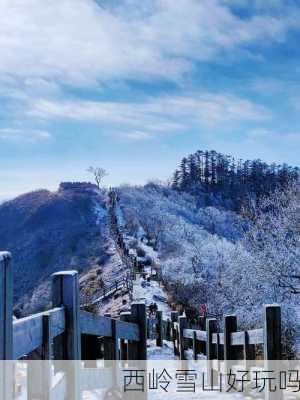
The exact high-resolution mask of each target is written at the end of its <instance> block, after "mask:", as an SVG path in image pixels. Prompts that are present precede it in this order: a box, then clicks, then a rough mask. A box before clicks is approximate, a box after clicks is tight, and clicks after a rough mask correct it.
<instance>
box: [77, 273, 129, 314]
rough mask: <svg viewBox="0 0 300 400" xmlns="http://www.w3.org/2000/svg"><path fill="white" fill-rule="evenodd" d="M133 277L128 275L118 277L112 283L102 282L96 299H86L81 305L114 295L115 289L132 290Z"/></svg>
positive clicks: (87, 304) (97, 301)
mask: <svg viewBox="0 0 300 400" xmlns="http://www.w3.org/2000/svg"><path fill="white" fill-rule="evenodd" d="M132 280H133V277H132V275H131V274H130V276H128V277H126V278H124V277H122V278H120V279H116V280H115V282H114V283H111V284H104V285H103V286H102V287H101V289H100V290H98V296H97V298H96V299H93V300H90V301H87V302H86V303H85V304H82V305H81V307H87V306H90V305H95V304H98V303H101V301H103V300H104V299H107V298H108V297H110V296H112V295H114V294H115V293H116V292H117V291H119V290H122V289H125V290H127V291H132V288H133V284H132Z"/></svg>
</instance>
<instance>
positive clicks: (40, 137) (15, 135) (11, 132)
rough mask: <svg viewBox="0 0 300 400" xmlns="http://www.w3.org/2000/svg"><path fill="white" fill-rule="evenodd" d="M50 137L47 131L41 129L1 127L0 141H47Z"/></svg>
mask: <svg viewBox="0 0 300 400" xmlns="http://www.w3.org/2000/svg"><path fill="white" fill-rule="evenodd" d="M50 138H51V135H50V133H49V132H46V131H41V130H28V129H24V130H22V129H15V128H1V129H0V141H5V142H13V143H36V142H42V141H47V140H49V139H50Z"/></svg>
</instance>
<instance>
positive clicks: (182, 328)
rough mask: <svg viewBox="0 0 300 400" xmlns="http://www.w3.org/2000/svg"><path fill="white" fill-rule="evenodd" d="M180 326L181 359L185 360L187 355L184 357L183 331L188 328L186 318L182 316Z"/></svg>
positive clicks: (179, 320)
mask: <svg viewBox="0 0 300 400" xmlns="http://www.w3.org/2000/svg"><path fill="white" fill-rule="evenodd" d="M178 324H179V357H180V360H185V355H184V349H185V341H184V337H183V330H184V329H185V327H186V317H184V316H182V315H181V316H180V317H179V318H178Z"/></svg>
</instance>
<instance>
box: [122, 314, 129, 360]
mask: <svg viewBox="0 0 300 400" xmlns="http://www.w3.org/2000/svg"><path fill="white" fill-rule="evenodd" d="M120 320H121V321H125V322H130V321H131V313H130V312H128V311H126V312H122V313H121V314H120ZM128 347H129V346H128V341H127V342H126V341H125V339H121V341H120V358H121V360H128V358H129V357H128Z"/></svg>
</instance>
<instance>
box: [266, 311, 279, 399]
mask: <svg viewBox="0 0 300 400" xmlns="http://www.w3.org/2000/svg"><path fill="white" fill-rule="evenodd" d="M264 311H265V313H264V360H265V365H264V369H265V370H266V371H270V370H273V371H274V373H275V374H276V376H278V373H279V371H280V366H279V360H281V359H282V354H281V308H280V306H279V305H278V304H271V305H265V310H264ZM282 398H283V393H282V390H277V391H276V392H270V391H269V390H268V388H266V390H265V399H266V400H270V399H272V400H281V399H282Z"/></svg>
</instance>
